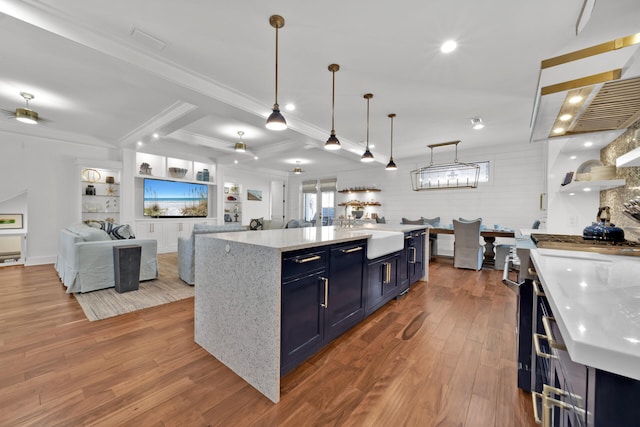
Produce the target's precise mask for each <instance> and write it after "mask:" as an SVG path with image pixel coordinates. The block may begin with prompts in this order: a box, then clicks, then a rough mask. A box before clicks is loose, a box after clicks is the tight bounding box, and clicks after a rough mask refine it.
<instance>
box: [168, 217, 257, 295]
mask: <svg viewBox="0 0 640 427" xmlns="http://www.w3.org/2000/svg"><path fill="white" fill-rule="evenodd" d="M230 231H247V227H246V226H244V225H242V224H239V223H232V224H224V225H208V224H194V225H193V231H192V232H191V235H190V236H189V237H188V238H187V237H179V238H178V275H179V276H180V279H182V281H184V282H186V283H187V284H189V285H193V284H194V283H195V268H194V264H195V248H196V245H195V243H196V235H198V234H209V233H227V232H230Z"/></svg>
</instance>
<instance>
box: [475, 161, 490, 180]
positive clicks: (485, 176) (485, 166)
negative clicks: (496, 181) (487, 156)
mask: <svg viewBox="0 0 640 427" xmlns="http://www.w3.org/2000/svg"><path fill="white" fill-rule="evenodd" d="M474 163H475V164H477V165H478V166H480V176H479V177H478V182H489V161H485V162H474Z"/></svg>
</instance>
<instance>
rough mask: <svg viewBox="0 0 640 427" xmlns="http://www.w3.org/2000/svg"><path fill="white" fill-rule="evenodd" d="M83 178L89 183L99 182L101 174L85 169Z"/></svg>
mask: <svg viewBox="0 0 640 427" xmlns="http://www.w3.org/2000/svg"><path fill="white" fill-rule="evenodd" d="M82 177H83V178H84V180H85V181H88V182H98V181H100V178H101V175H100V172H98V171H97V170H95V169H85V170H83V171H82Z"/></svg>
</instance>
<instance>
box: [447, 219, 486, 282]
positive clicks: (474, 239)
mask: <svg viewBox="0 0 640 427" xmlns="http://www.w3.org/2000/svg"><path fill="white" fill-rule="evenodd" d="M481 223H482V221H481V220H476V221H458V220H455V219H454V220H453V235H454V237H455V241H454V243H453V266H454V267H456V268H470V269H473V270H480V269H481V268H482V259H483V248H482V245H481V244H480V224H481Z"/></svg>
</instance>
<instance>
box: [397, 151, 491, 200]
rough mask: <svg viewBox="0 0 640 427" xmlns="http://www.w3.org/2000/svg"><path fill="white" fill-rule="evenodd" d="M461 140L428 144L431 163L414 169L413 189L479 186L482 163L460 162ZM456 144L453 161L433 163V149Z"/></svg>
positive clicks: (412, 173)
mask: <svg viewBox="0 0 640 427" xmlns="http://www.w3.org/2000/svg"><path fill="white" fill-rule="evenodd" d="M459 143H460V141H450V142H442V143H439V144H430V145H428V147H429V149H430V150H431V163H430V164H429V166H423V167H421V168H418V169H414V170H412V171H411V172H410V174H411V185H412V187H413V191H422V190H446V189H456V188H477V187H478V179H479V178H480V165H478V164H476V163H462V162H458V144H459ZM449 145H455V148H456V150H455V158H454V161H453V163H441V164H436V165H434V164H433V149H434V148H438V147H445V146H449Z"/></svg>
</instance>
